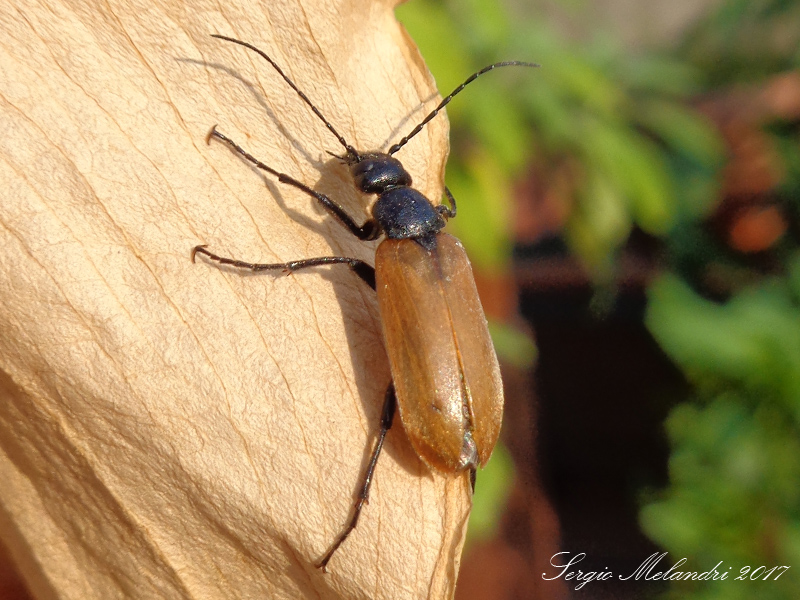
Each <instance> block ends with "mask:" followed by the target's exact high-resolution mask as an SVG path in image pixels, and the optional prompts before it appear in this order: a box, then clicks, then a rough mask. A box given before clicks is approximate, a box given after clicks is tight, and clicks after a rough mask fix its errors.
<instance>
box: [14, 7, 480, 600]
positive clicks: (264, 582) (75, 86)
mask: <svg viewBox="0 0 800 600" xmlns="http://www.w3.org/2000/svg"><path fill="white" fill-rule="evenodd" d="M393 4H394V3H393V2H392V1H390V0H387V1H385V2H372V3H351V2H342V1H338V2H336V1H333V0H325V1H321V0H316V1H314V2H302V1H301V0H270V1H269V2H265V3H261V4H256V3H252V2H250V3H247V2H241V1H240V0H229V1H227V2H224V3H204V2H192V3H186V2H179V1H177V0H162V1H160V2H152V3H147V2H139V3H135V2H113V3H99V2H97V3H74V2H66V1H58V0H49V1H43V2H40V3H30V2H24V1H22V0H11V1H9V2H6V3H4V4H3V6H2V8H0V23H1V25H0V30H2V32H3V35H2V37H0V70H1V71H2V72H1V73H0V81H2V84H0V119H2V126H3V131H4V135H3V137H2V138H0V170H1V173H2V181H3V191H2V210H0V240H1V241H0V243H2V248H3V250H2V253H0V277H2V281H3V285H2V287H1V288H0V294H2V304H3V310H2V312H0V367H1V370H0V396H1V397H2V400H1V401H0V449H1V450H2V452H0V481H2V482H3V486H2V488H1V489H0V536H2V538H3V540H4V541H5V542H6V544H7V545H8V546H9V548H10V552H11V555H12V557H13V558H14V560H15V562H16V564H17V565H18V567H19V569H20V571H21V572H22V574H23V576H24V578H25V580H26V582H27V584H28V585H29V587H30V589H31V591H32V593H33V594H34V596H35V597H37V598H56V597H58V598H80V599H82V600H85V599H91V598H102V599H104V600H108V599H110V598H137V599H138V598H203V599H210V598H301V597H303V598H305V597H313V598H348V599H351V598H375V599H377V598H448V597H451V596H452V593H453V587H454V585H455V577H456V573H457V570H458V563H459V556H460V552H461V544H462V542H463V532H464V528H465V526H466V519H467V515H468V512H469V491H468V482H467V481H466V477H464V476H459V477H453V478H449V477H447V476H444V475H441V474H438V473H432V472H430V471H429V470H428V469H427V468H426V467H425V466H424V465H423V464H422V463H421V462H420V461H419V459H418V458H417V457H416V455H415V454H414V453H413V451H412V450H411V448H410V446H409V444H408V441H407V440H406V438H405V435H404V433H403V430H402V427H401V426H399V425H397V426H395V428H394V429H393V430H392V431H391V432H390V433H389V436H388V441H387V446H386V449H385V452H384V455H383V456H382V458H381V461H380V462H379V465H378V470H377V474H376V480H375V484H374V486H373V489H372V494H371V498H370V500H371V502H370V504H369V505H368V506H367V507H366V509H365V510H364V513H363V515H362V518H361V522H360V523H359V526H358V528H357V529H356V531H355V532H354V534H353V535H352V536H351V537H350V539H348V541H347V542H346V543H345V545H344V546H343V547H342V548H341V549H340V550H339V552H338V553H337V554H336V555H335V556H334V558H333V560H332V561H331V563H330V565H329V569H330V573H328V574H323V573H322V572H320V571H319V570H318V569H316V568H315V567H314V563H315V561H317V560H318V559H319V558H320V557H321V556H322V555H323V554H324V553H325V551H326V550H327V549H328V547H329V546H330V544H331V543H332V542H333V541H334V539H335V538H336V536H337V534H338V533H339V532H340V531H341V530H342V528H343V527H344V525H345V523H346V521H347V519H348V518H349V516H350V511H351V506H352V503H353V501H354V499H355V494H356V490H357V488H358V485H359V482H360V478H361V476H362V472H363V469H364V467H365V465H366V461H367V458H368V454H369V451H370V449H371V447H372V444H374V440H375V437H376V434H377V429H378V423H379V418H380V409H381V403H382V401H383V394H384V390H385V388H386V386H387V384H388V382H389V372H388V366H387V362H386V357H385V353H384V350H383V346H382V342H381V339H380V327H379V322H378V314H377V308H376V302H375V298H374V294H373V293H372V292H371V290H369V289H368V288H367V287H366V286H364V285H363V283H361V282H360V281H359V280H358V278H357V277H355V276H354V275H353V274H352V273H350V272H349V271H348V269H347V268H345V267H341V266H334V267H329V268H321V269H316V270H309V271H306V272H300V273H297V274H294V275H291V276H289V277H284V276H281V275H274V274H261V275H258V276H242V274H241V273H240V272H232V271H225V270H221V269H218V268H215V267H214V266H212V265H210V264H208V263H207V262H203V261H201V260H198V263H197V264H192V263H191V262H190V260H189V253H190V250H191V248H192V247H193V246H195V245H196V244H201V243H205V244H208V245H209V246H210V248H211V249H213V250H214V251H218V252H220V253H222V254H224V255H229V256H234V257H237V258H241V259H245V260H253V261H259V262H283V261H287V260H292V259H299V258H307V257H314V256H325V255H348V256H355V257H357V258H363V259H365V260H368V261H370V262H371V261H372V256H373V253H374V244H363V243H360V242H358V241H357V240H355V239H353V238H352V236H350V235H349V233H348V232H347V231H346V230H343V228H342V227H341V226H340V225H339V224H338V223H336V222H335V221H334V220H333V219H332V218H331V217H330V216H328V215H327V214H325V213H324V212H323V211H321V210H320V209H319V208H318V206H316V204H315V203H314V201H313V200H312V199H310V198H309V197H308V196H306V195H304V194H302V193H301V192H298V191H296V190H294V189H293V188H290V187H288V186H284V185H281V184H279V183H277V181H276V179H275V178H274V177H271V176H265V175H264V174H262V173H259V172H258V171H256V170H255V169H253V168H251V167H250V166H249V165H248V164H247V163H245V162H244V161H242V160H240V159H239V158H238V157H237V156H236V155H234V154H233V153H232V152H230V150H229V149H228V148H227V147H225V146H224V145H223V144H221V143H217V142H214V141H212V142H211V144H210V145H206V144H205V142H204V137H205V135H206V132H207V131H208V130H209V128H210V127H211V126H212V125H214V124H215V123H216V124H218V127H219V130H220V131H223V132H224V133H226V134H227V135H229V136H230V137H231V138H233V139H234V140H236V141H238V142H239V143H241V144H242V145H243V146H244V147H246V148H247V149H248V150H249V151H250V152H252V153H253V154H254V155H256V156H257V157H259V158H260V159H261V160H263V161H264V162H265V163H267V164H269V165H271V166H273V167H275V168H276V169H278V170H280V171H284V172H286V173H289V174H291V175H292V176H293V177H295V178H297V179H299V180H301V181H304V182H307V183H309V184H310V185H312V187H314V188H315V189H318V190H320V191H325V192H326V193H328V194H330V195H331V196H332V197H334V198H336V199H337V200H338V201H340V202H341V203H342V204H343V205H344V206H345V207H346V208H347V209H348V211H350V212H351V213H352V214H354V215H362V214H363V215H364V218H366V215H367V214H368V213H367V207H366V206H365V203H366V199H364V198H360V197H358V196H357V195H355V193H354V192H353V187H352V184H351V183H350V182H349V179H348V174H347V172H346V170H345V169H344V168H343V167H342V165H340V164H339V162H338V161H337V160H335V159H332V158H331V157H330V155H328V154H327V152H328V151H330V152H337V153H340V152H341V151H342V148H341V147H340V146H339V144H338V142H337V140H336V138H335V137H333V136H332V135H331V133H330V132H329V131H327V129H326V128H325V126H324V125H323V124H322V123H321V122H320V121H319V120H318V119H317V118H316V117H315V116H314V115H313V114H312V113H311V112H310V110H309V109H308V107H307V106H306V105H304V104H303V102H302V101H301V100H300V99H299V98H298V97H297V96H296V95H295V94H294V92H293V91H292V90H291V89H289V88H288V86H287V85H286V84H285V83H284V82H283V81H282V80H281V79H280V77H279V76H278V75H277V74H276V73H275V72H274V71H273V70H272V69H271V68H270V67H269V65H267V64H266V63H265V62H264V61H262V60H260V59H259V58H258V57H257V56H256V55H254V54H253V53H251V52H248V51H247V50H245V49H244V48H241V47H239V46H235V45H233V44H230V43H226V42H223V41H220V40H216V39H213V38H211V37H209V34H211V33H219V34H225V35H231V36H234V37H238V38H240V39H243V40H246V41H248V42H252V43H253V44H255V45H257V46H258V47H259V48H262V49H264V50H265V51H266V52H268V53H270V54H271V55H272V56H273V57H274V58H275V59H276V60H277V61H278V63H279V64H280V65H282V66H283V68H284V70H285V71H286V72H287V74H288V75H289V76H290V77H292V78H293V79H294V80H295V82H296V83H297V84H298V86H299V87H300V88H301V89H303V90H305V92H306V93H307V94H308V96H309V97H310V98H312V99H313V101H314V102H315V104H316V105H317V106H318V107H319V109H320V110H321V111H322V113H323V114H325V115H327V116H328V118H329V119H330V121H331V122H332V123H333V125H334V127H336V128H337V130H338V131H339V132H340V133H341V134H342V135H343V136H345V137H346V138H347V139H348V141H350V142H351V143H352V144H353V145H355V146H356V147H357V148H359V149H373V148H386V147H388V145H389V143H391V142H393V141H396V140H397V139H398V138H399V137H400V136H402V135H403V134H405V133H407V132H408V130H410V129H411V127H412V126H413V125H414V124H415V123H416V122H417V121H418V120H419V119H420V118H421V116H422V115H423V114H424V112H425V109H428V108H430V107H431V104H432V101H433V99H434V95H435V87H434V83H433V81H432V80H431V78H430V75H429V73H428V71H427V69H426V68H425V66H424V64H423V62H422V60H421V58H420V57H419V55H418V53H417V51H416V48H415V47H414V45H413V43H412V42H411V41H410V40H409V38H408V36H407V35H406V34H405V33H404V32H403V30H402V29H401V28H400V27H399V25H398V24H397V23H396V21H395V20H394V15H393V12H392V11H393V8H394V6H393ZM446 154H447V124H446V120H445V119H443V118H437V119H435V120H434V121H433V122H431V123H430V125H429V126H428V127H426V129H425V130H424V131H423V133H421V134H420V135H419V136H417V137H416V138H415V139H414V140H413V141H412V142H410V143H409V144H408V145H407V146H406V147H405V148H404V149H403V150H401V151H400V153H399V155H398V157H399V158H400V159H401V160H403V161H404V164H405V165H406V167H407V168H408V169H409V171H410V172H411V173H412V175H413V176H414V177H415V185H416V186H417V187H418V188H419V189H421V190H422V191H423V192H424V193H426V194H427V195H428V196H429V197H431V198H434V199H437V201H438V198H439V197H440V194H441V187H442V174H443V169H444V162H445V158H446ZM359 220H360V217H359Z"/></svg>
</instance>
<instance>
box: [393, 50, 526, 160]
mask: <svg viewBox="0 0 800 600" xmlns="http://www.w3.org/2000/svg"><path fill="white" fill-rule="evenodd" d="M538 66H539V65H537V64H534V63H529V62H523V61H520V60H508V61H504V62H499V63H494V64H493V65H489V66H488V67H484V68H482V69H481V70H480V71H478V72H477V73H473V74H472V75H470V76H469V77H467V79H466V81H464V83H462V84H461V85H460V86H458V87H457V88H456V89H454V90H453V92H452V93H451V94H450V95H449V96H447V98H445V99H444V100H442V101H441V102H440V103H439V106H437V107H436V108H434V109H433V110H432V111H431V112H430V114H429V115H428V116H427V117H425V118H424V119H422V121H421V122H420V124H419V125H417V126H416V127H414V129H412V130H411V133H409V134H408V135H407V136H405V137H404V138H403V139H401V140H400V141H399V142H397V143H396V144H395V145H393V146H392V147H391V148H389V151H388V152H387V154H394V153H395V152H397V151H398V150H400V148H402V147H403V146H405V145H406V143H408V140H410V139H411V138H413V137H414V136H415V135H417V134H418V133H419V132H420V131H422V128H423V127H425V125H427V124H428V121H430V120H431V119H433V118H434V117H435V116H436V115H438V114H439V111H440V110H442V109H443V108H444V107H445V106H447V105H448V104H449V103H450V100H452V99H453V97H454V96H455V95H456V94H458V93H459V92H461V90H463V89H464V88H465V87H467V86H468V85H469V84H470V83H472V82H473V81H475V80H476V79H477V78H478V77H480V76H481V75H483V74H484V73H488V72H489V71H491V70H492V69H496V68H497V67H538Z"/></svg>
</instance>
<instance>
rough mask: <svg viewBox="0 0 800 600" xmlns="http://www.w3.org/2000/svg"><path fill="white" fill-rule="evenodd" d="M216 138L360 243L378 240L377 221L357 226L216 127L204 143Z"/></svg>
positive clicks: (324, 198)
mask: <svg viewBox="0 0 800 600" xmlns="http://www.w3.org/2000/svg"><path fill="white" fill-rule="evenodd" d="M212 137H214V138H217V139H218V140H220V141H222V142H224V143H225V144H227V145H228V147H229V148H230V149H231V150H233V151H234V152H236V153H237V154H239V155H241V156H242V157H243V158H244V159H245V160H247V162H249V163H251V164H252V165H254V166H255V167H258V168H259V169H261V170H262V171H266V172H267V173H269V174H270V175H274V176H275V177H277V178H278V181H279V182H281V183H285V184H287V185H291V186H294V187H296V188H297V189H298V190H300V191H303V192H305V193H306V194H308V195H309V196H311V197H312V198H314V199H315V200H316V201H317V202H319V203H320V204H321V205H322V208H324V209H325V210H326V211H328V214H330V215H331V216H332V217H333V218H335V219H336V220H337V221H339V223H341V224H342V225H344V226H345V227H347V229H348V230H350V233H352V234H353V235H354V236H356V237H357V238H358V239H360V240H362V241H365V242H366V241H370V240H375V239H378V237H379V236H380V234H381V228H380V226H379V225H378V223H377V221H375V220H374V219H368V220H367V221H366V222H365V223H364V224H363V225H357V224H356V222H355V221H354V220H353V219H352V218H351V217H350V215H348V214H347V213H346V212H345V210H344V209H343V208H342V207H341V206H339V205H338V204H337V203H336V202H334V201H333V200H331V199H330V198H328V197H327V196H326V195H325V194H320V193H319V192H316V191H314V190H312V189H311V188H310V187H308V186H307V185H306V184H304V183H302V182H300V181H297V180H296V179H295V178H294V177H290V176H289V175H287V174H286V173H281V172H280V171H276V170H275V169H273V168H272V167H270V166H268V165H265V164H264V163H263V162H261V161H260V160H258V159H257V158H256V157H255V156H253V155H252V154H250V153H249V152H248V151H247V150H245V149H244V148H242V147H241V146H240V145H239V144H237V143H236V142H234V141H233V140H232V139H231V138H229V137H228V136H227V135H225V134H224V133H220V132H219V131H217V126H216V125H214V127H212V128H211V131H209V132H208V135H207V136H206V142H208V141H209V140H211V138H212Z"/></svg>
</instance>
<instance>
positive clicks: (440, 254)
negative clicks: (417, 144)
mask: <svg viewBox="0 0 800 600" xmlns="http://www.w3.org/2000/svg"><path fill="white" fill-rule="evenodd" d="M212 37H215V38H218V39H221V40H225V41H228V42H232V43H234V44H238V45H240V46H244V47H245V48H247V49H249V50H252V51H253V52H256V53H257V54H258V55H259V56H261V57H262V58H263V59H265V60H266V61H267V62H269V64H270V65H272V67H273V68H274V69H275V70H276V71H277V72H278V74H279V75H280V76H281V77H282V78H283V80H284V81H285V82H286V83H287V84H288V85H289V86H290V87H291V88H292V89H293V90H294V91H295V92H296V93H297V94H298V95H299V96H300V98H301V99H302V100H303V102H305V103H306V104H307V105H308V106H309V107H310V108H311V110H312V111H313V112H314V114H315V115H316V116H317V117H318V118H319V119H320V120H321V121H322V122H323V123H324V124H325V126H326V127H327V128H328V130H329V131H330V132H331V133H332V134H333V135H334V136H335V137H336V139H337V140H338V141H339V143H340V144H341V145H342V146H343V147H344V149H345V153H344V155H342V156H337V158H339V159H340V160H341V161H342V162H343V163H344V164H346V165H347V166H348V167H349V169H350V173H351V175H352V177H353V183H354V185H355V186H356V188H357V189H358V190H359V191H360V192H362V193H363V194H375V195H377V196H378V198H377V200H376V202H375V204H374V205H373V208H372V218H370V219H367V221H366V222H365V223H364V224H363V225H358V224H356V222H355V220H353V219H352V218H351V217H350V216H349V215H348V214H347V213H346V212H345V210H344V209H343V208H342V207H341V206H340V205H339V204H337V203H336V202H334V201H333V200H331V199H330V198H329V197H328V196H326V195H325V194H322V193H319V192H316V191H314V190H313V189H311V188H310V187H308V186H307V185H305V184H304V183H301V182H300V181H297V180H296V179H294V178H292V177H290V176H289V175H286V174H285V173H280V172H278V171H276V170H275V169H273V168H271V167H269V166H267V165H265V164H264V163H262V162H261V161H260V160H258V159H257V158H255V157H254V156H253V155H251V154H250V153H249V152H247V151H246V150H245V149H244V148H242V147H241V146H239V145H238V144H237V143H236V142H234V141H233V140H231V139H230V138H229V137H227V136H226V135H224V134H222V133H220V132H219V131H217V129H216V125H215V126H214V127H212V129H211V131H210V132H209V134H208V136H207V138H206V141H210V140H211V138H216V139H218V140H220V141H222V142H224V143H225V144H227V145H228V146H229V147H230V148H231V149H232V150H233V151H235V152H236V153H238V154H239V155H241V156H242V157H243V158H245V159H246V160H247V161H248V162H250V163H251V164H253V165H254V166H256V167H257V168H259V169H261V170H263V171H266V172H267V173H270V174H271V175H273V176H275V177H277V179H278V181H279V182H280V183H285V184H287V185H291V186H293V187H295V188H297V189H299V190H301V191H303V192H305V193H306V194H308V195H309V196H311V197H313V198H314V199H315V200H317V202H319V203H320V204H321V205H322V207H323V208H324V209H325V210H326V211H328V213H329V214H330V215H331V216H333V217H334V218H335V219H337V220H338V221H339V222H340V223H341V224H342V225H344V226H345V227H346V228H347V229H348V230H349V231H350V232H351V233H352V234H353V235H355V236H356V237H357V238H358V239H360V240H363V241H370V240H375V239H377V238H378V237H380V236H381V235H384V236H385V239H384V241H382V242H381V243H380V244H379V246H378V249H377V252H376V255H375V267H372V266H370V265H369V264H367V263H366V262H364V261H362V260H359V259H355V258H347V257H344V256H323V257H319V258H307V259H302V260H297V261H292V262H288V263H276V264H258V263H248V262H245V261H241V260H236V259H232V258H226V257H223V256H219V255H217V254H214V253H212V252H210V251H209V250H208V249H207V248H206V246H205V245H201V246H196V247H195V248H194V249H193V250H192V261H194V260H195V256H196V255H197V254H203V255H205V256H206V257H207V258H209V259H210V260H212V261H215V262H217V263H219V264H222V265H230V266H233V267H236V268H241V269H247V270H251V271H268V270H283V271H289V272H293V271H297V270H299V269H305V268H309V267H316V266H320V265H331V264H346V265H348V267H349V268H350V269H351V270H352V271H353V272H354V273H355V274H356V275H358V276H359V277H360V278H361V279H362V280H363V281H364V282H365V283H366V284H367V285H369V286H370V287H371V288H372V289H374V290H375V291H376V292H377V295H378V310H379V313H380V318H381V328H382V331H383V338H384V345H385V347H386V353H387V356H388V358H389V365H390V370H391V374H392V382H391V383H390V384H389V387H388V389H387V390H386V397H385V399H384V406H383V411H382V414H381V424H380V433H379V434H378V440H377V442H376V444H375V448H374V449H373V451H372V454H371V456H370V460H369V463H368V466H367V470H366V473H365V475H364V479H363V483H362V486H361V488H360V492H359V494H358V499H357V500H356V502H355V505H354V506H353V514H352V517H351V518H350V521H349V522H348V524H347V526H346V527H345V529H344V530H343V531H342V533H341V534H340V535H339V537H338V538H337V539H336V540H335V542H334V543H333V545H332V546H331V548H330V549H329V550H328V552H327V553H326V554H325V556H323V557H322V559H321V560H320V561H319V562H318V563H317V567H319V568H320V569H322V570H323V571H325V570H326V567H327V564H328V562H329V561H330V559H331V557H332V556H333V554H334V553H335V552H336V550H337V549H338V548H339V546H341V545H342V543H343V542H344V541H345V540H346V539H347V537H348V536H349V535H350V533H351V532H352V531H353V529H355V527H356V525H357V523H358V519H359V517H360V515H361V510H362V508H363V506H364V503H365V502H367V499H368V497H369V489H370V485H371V483H372V477H373V474H374V472H375V466H376V464H377V462H378V457H379V456H380V453H381V449H382V448H383V443H384V440H385V438H386V434H387V432H388V431H389V428H390V427H391V426H392V420H393V417H394V413H395V411H396V410H399V411H400V420H401V421H402V423H403V427H404V428H405V430H406V433H407V435H408V438H409V440H410V441H411V444H412V446H413V447H414V450H415V451H416V453H417V455H418V456H419V457H420V458H421V459H422V460H423V461H424V462H425V463H426V464H427V465H428V466H429V467H431V468H434V469H438V470H440V471H444V472H459V471H464V470H466V469H469V470H470V476H471V478H472V482H473V486H474V477H475V469H476V467H477V466H478V465H480V466H481V467H483V466H484V465H485V464H486V462H487V461H488V460H489V457H490V456H491V454H492V450H493V449H494V446H495V444H496V443H497V439H498V437H499V435H500V425H501V421H502V416H503V387H502V381H501V379H500V367H499V366H498V362H497V355H496V354H495V350H494V346H493V345H492V340H491V338H490V337H489V329H488V326H487V323H486V317H485V316H484V313H483V308H482V307H481V303H480V300H479V298H478V291H477V289H476V287H475V280H474V278H473V275H472V268H471V267H470V263H469V259H468V258H467V255H466V253H465V252H464V248H463V247H462V246H461V243H460V242H459V241H458V240H457V239H456V238H454V237H453V236H451V235H448V234H446V233H443V232H442V229H443V228H444V226H445V224H446V221H447V219H450V218H453V217H455V216H456V202H455V199H454V198H453V195H452V194H451V193H450V190H448V189H447V188H446V187H445V194H446V195H447V198H448V201H449V207H448V206H444V205H441V204H440V205H438V206H434V205H433V203H432V202H431V201H430V200H428V199H427V198H426V197H425V196H423V195H422V193H420V192H419V191H417V190H416V189H414V188H413V187H411V185H412V180H411V175H409V173H408V172H407V171H406V170H405V168H404V167H403V165H402V164H401V162H400V161H399V160H397V159H396V158H394V157H393V156H392V155H393V154H394V153H396V152H397V151H398V150H400V148H402V147H403V146H404V145H405V144H406V143H407V142H408V141H409V140H410V139H411V138H412V137H414V136H415V135H416V134H418V133H419V132H420V131H421V130H422V128H423V127H425V125H426V124H427V123H428V122H429V121H430V120H431V119H433V118H434V117H435V116H436V115H437V114H438V113H439V112H440V111H441V110H442V109H443V108H444V107H445V106H446V105H447V104H448V103H449V102H450V101H451V100H452V99H453V97H454V96H455V95H456V94H458V93H459V92H461V91H462V90H463V89H464V88H465V87H466V86H467V85H469V84H470V83H471V82H472V81H474V80H475V79H477V78H478V77H480V76H481V75H483V74H484V73H487V72H489V71H491V70H492V69H495V68H497V67H505V66H525V67H536V66H538V65H535V64H533V63H527V62H521V61H506V62H499V63H495V64H492V65H489V66H487V67H484V68H483V69H481V70H480V71H477V72H476V73H473V74H472V75H470V76H469V77H468V78H467V79H466V80H465V81H464V83H462V84H461V85H460V86H458V87H457V88H456V89H455V90H454V91H453V92H452V93H451V94H450V95H448V96H447V97H446V98H444V99H443V100H442V101H441V102H440V103H439V104H438V106H436V108H435V109H433V110H432V111H431V112H430V113H429V114H428V115H427V116H426V117H425V118H424V119H422V121H420V123H419V124H418V125H417V126H416V127H414V128H413V129H412V130H411V131H410V132H409V133H408V135H406V136H404V137H403V138H401V139H400V140H399V141H398V142H397V143H396V144H394V145H393V146H391V147H390V148H389V150H388V151H386V152H377V151H375V152H359V151H358V150H356V149H355V148H354V147H353V146H352V145H350V144H349V143H348V142H347V141H346V140H345V139H344V137H342V136H341V135H340V134H339V133H338V132H337V131H336V129H335V128H334V127H333V125H332V124H331V123H330V122H329V121H328V120H327V119H326V118H325V117H324V116H323V115H322V113H321V112H320V111H319V110H318V109H317V108H316V106H314V104H313V103H312V102H311V101H310V100H309V99H308V97H307V96H306V95H305V94H304V93H303V92H302V91H301V90H300V89H299V88H298V87H297V86H296V85H295V84H294V82H292V80H291V79H290V78H289V77H288V76H287V75H286V74H285V73H284V72H283V70H282V69H281V68H280V67H279V66H278V65H277V64H276V63H275V61H274V60H273V59H272V58H270V57H269V56H268V55H267V54H266V53H265V52H263V51H262V50H259V49H258V48H256V47H255V46H253V45H252V44H249V43H247V42H243V41H241V40H237V39H234V38H231V37H227V36H223V35H213V36H212ZM421 306H424V307H425V310H424V312H423V311H420V310H419V307H421Z"/></svg>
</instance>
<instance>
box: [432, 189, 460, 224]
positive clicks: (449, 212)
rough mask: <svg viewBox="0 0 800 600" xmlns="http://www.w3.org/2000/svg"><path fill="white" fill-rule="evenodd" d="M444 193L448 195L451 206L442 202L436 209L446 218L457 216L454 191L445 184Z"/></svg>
mask: <svg viewBox="0 0 800 600" xmlns="http://www.w3.org/2000/svg"><path fill="white" fill-rule="evenodd" d="M444 193H445V194H446V195H447V200H448V201H449V202H450V208H447V207H446V206H445V205H444V204H440V205H438V206H437V207H436V211H437V212H438V213H439V214H440V215H442V216H443V217H444V218H445V219H452V218H453V217H455V216H456V199H455V198H453V193H452V192H451V191H450V188H449V187H447V186H444Z"/></svg>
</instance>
